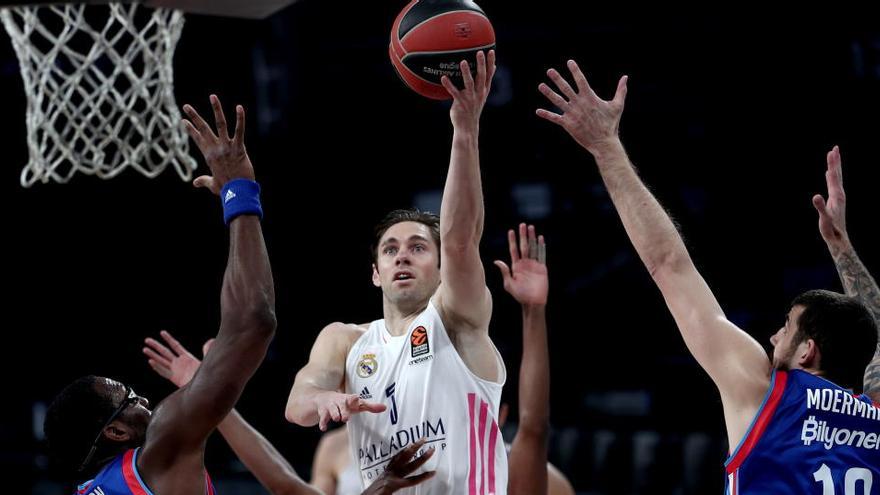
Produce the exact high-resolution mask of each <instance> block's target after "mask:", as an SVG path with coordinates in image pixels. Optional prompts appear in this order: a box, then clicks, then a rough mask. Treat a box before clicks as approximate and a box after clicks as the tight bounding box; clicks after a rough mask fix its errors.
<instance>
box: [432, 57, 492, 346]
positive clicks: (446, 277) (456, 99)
mask: <svg viewBox="0 0 880 495" xmlns="http://www.w3.org/2000/svg"><path fill="white" fill-rule="evenodd" d="M487 58H488V60H487ZM461 72H462V76H463V78H464V87H463V88H462V89H458V88H456V87H455V85H454V84H453V83H452V82H451V81H450V80H449V78H447V77H446V76H443V78H442V79H441V81H442V83H443V86H444V87H445V88H446V90H447V91H449V94H450V95H452V98H453V103H452V109H451V110H450V118H451V120H452V128H453V134H452V153H451V157H450V161H449V171H448V172H447V176H446V186H445V188H444V189H443V202H442V204H441V206H440V250H441V252H440V259H441V262H440V280H441V285H440V289H439V291H438V294H437V302H438V306H439V308H440V311H441V314H442V315H443V316H444V317H445V319H447V320H449V321H448V322H447V323H448V325H447V326H448V329H449V330H450V331H452V332H468V331H473V330H482V331H483V332H484V333H485V334H486V335H488V325H489V317H490V315H491V312H492V299H491V296H490V294H489V291H488V289H487V288H486V274H485V272H484V270H483V264H482V262H481V261H480V238H481V237H482V235H483V186H482V183H481V179H480V154H479V145H478V141H479V134H480V114H481V113H482V111H483V106H484V105H485V103H486V98H487V96H488V95H489V88H490V87H491V85H492V77H493V75H494V74H495V52H494V50H493V51H490V52H489V55H488V57H487V56H486V55H485V54H484V53H483V52H480V53H478V54H477V74H476V78H474V77H472V76H471V72H470V68H469V66H468V63H467V62H461ZM449 323H451V324H449Z"/></svg>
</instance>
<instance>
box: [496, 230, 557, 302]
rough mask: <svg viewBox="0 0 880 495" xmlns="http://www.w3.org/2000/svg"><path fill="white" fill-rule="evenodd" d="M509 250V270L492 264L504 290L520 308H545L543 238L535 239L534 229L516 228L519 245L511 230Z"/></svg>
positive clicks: (546, 285)
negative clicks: (502, 281) (496, 270)
mask: <svg viewBox="0 0 880 495" xmlns="http://www.w3.org/2000/svg"><path fill="white" fill-rule="evenodd" d="M507 243H508V247H509V248H510V266H509V267H508V266H507V264H506V263H504V262H503V261H495V266H497V267H498V269H499V270H501V276H502V277H503V278H504V290H506V291H507V292H508V293H509V294H510V295H511V296H513V298H514V299H516V301H517V302H518V303H520V304H522V305H534V304H540V305H543V304H547V292H548V287H549V285H550V284H549V279H548V276H547V263H546V262H547V254H546V253H547V249H546V246H545V244H544V236H536V235H535V226H534V225H529V226H528V227H527V226H526V224H524V223H522V224H520V225H519V242H517V235H516V233H515V232H514V231H513V229H511V230H510V231H508V233H507Z"/></svg>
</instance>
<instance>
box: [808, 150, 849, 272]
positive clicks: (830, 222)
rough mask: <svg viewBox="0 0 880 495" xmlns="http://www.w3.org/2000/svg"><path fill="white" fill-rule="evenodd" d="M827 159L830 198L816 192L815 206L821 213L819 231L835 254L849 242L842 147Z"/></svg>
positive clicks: (826, 177) (826, 173)
mask: <svg viewBox="0 0 880 495" xmlns="http://www.w3.org/2000/svg"><path fill="white" fill-rule="evenodd" d="M826 160H827V162H828V170H826V171H825V183H826V185H827V187H828V199H827V200H826V199H825V198H823V197H822V195H821V194H816V195H815V196H813V206H814V207H815V208H816V211H817V212H818V213H819V233H820V234H822V239H825V243H826V244H828V249H829V250H831V254H832V255H835V254H837V252H839V250H841V249H842V248H844V247H845V245H846V244H847V243H849V236H848V234H847V232H846V193H845V192H844V190H843V169H842V166H841V161H840V148H838V147H837V146H835V147H834V148H832V149H831V151H829V152H828V155H827V156H826Z"/></svg>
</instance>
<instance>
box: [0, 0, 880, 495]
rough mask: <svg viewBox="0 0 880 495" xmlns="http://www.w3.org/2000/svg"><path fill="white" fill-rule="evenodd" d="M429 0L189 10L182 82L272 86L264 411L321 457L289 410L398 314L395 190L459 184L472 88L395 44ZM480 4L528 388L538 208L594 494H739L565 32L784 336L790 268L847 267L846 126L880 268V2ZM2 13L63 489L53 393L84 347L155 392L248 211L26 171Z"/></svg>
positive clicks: (21, 486)
mask: <svg viewBox="0 0 880 495" xmlns="http://www.w3.org/2000/svg"><path fill="white" fill-rule="evenodd" d="M404 3H405V2H402V1H388V0H382V1H372V2H355V1H341V2H330V1H324V0H300V1H298V2H296V3H294V4H293V5H291V6H290V7H288V8H286V9H285V10H283V11H281V12H280V13H278V14H276V15H274V16H272V17H270V18H269V19H266V20H262V21H253V20H251V21H248V20H236V19H226V18H220V17H209V16H199V15H191V16H189V17H188V21H187V24H186V27H185V29H184V32H183V36H182V39H181V41H180V44H179V46H178V48H177V52H176V56H175V63H174V68H175V81H176V88H175V91H176V96H177V101H178V103H179V104H181V105H182V104H183V103H191V104H193V105H194V106H195V107H196V108H197V109H199V110H200V111H202V112H208V111H209V106H208V95H209V94H211V93H216V94H218V95H219V96H220V98H221V100H222V101H223V102H224V104H225V105H226V108H227V111H228V112H229V111H231V108H232V105H233V104H235V103H240V104H243V105H245V106H246V108H247V109H248V112H249V114H248V117H249V119H248V129H247V132H248V135H247V146H248V150H249V152H250V154H251V157H252V159H253V162H254V166H255V169H256V172H257V178H258V180H259V181H260V182H261V184H262V187H263V191H264V192H263V206H264V209H265V212H266V216H265V220H264V223H263V228H264V232H265V235H266V239H267V244H268V249H269V253H270V257H271V260H272V265H273V268H274V273H275V281H276V287H277V315H278V321H279V327H278V331H277V334H276V338H275V340H274V342H273V344H272V347H271V349H270V352H269V355H268V357H267V359H266V361H265V362H264V364H263V366H262V367H261V368H260V370H259V371H258V372H257V374H256V375H255V376H254V378H253V379H252V381H251V382H250V384H249V385H248V387H247V389H246V390H245V393H244V395H243V397H242V399H241V402H240V404H239V410H240V411H241V412H242V413H243V415H244V416H245V417H246V418H248V419H249V420H250V421H251V422H252V423H253V424H254V425H255V426H256V427H257V428H258V429H259V430H261V431H262V432H263V433H264V434H265V435H266V436H267V437H268V438H269V439H270V440H271V441H272V442H273V443H275V444H276V445H277V446H278V448H279V449H280V450H281V451H282V453H284V454H285V455H286V457H287V458H288V459H289V460H290V462H291V463H292V464H293V465H294V467H296V469H297V471H298V472H299V473H300V474H301V475H302V476H303V477H304V478H306V479H308V477H309V472H310V466H311V461H312V456H313V454H314V450H315V446H316V444H317V442H318V439H319V437H320V432H319V431H318V430H317V428H311V429H304V428H301V427H298V426H295V425H292V424H289V423H287V422H286V421H285V420H284V415H283V411H284V404H285V402H286V400H287V395H288V392H289V390H290V386H291V384H292V382H293V377H294V374H295V373H296V371H297V370H298V369H299V368H300V367H301V366H302V365H303V364H304V363H305V361H306V359H307V357H308V352H309V349H310V347H311V344H312V342H313V341H314V339H315V337H316V335H317V334H318V332H319V331H320V330H321V328H323V326H324V325H326V324H327V323H330V322H333V321H344V322H366V321H370V320H373V319H376V318H378V317H380V315H381V299H380V297H381V296H380V292H379V291H378V290H377V289H375V288H374V287H373V286H372V284H371V282H370V255H369V244H370V240H371V235H372V227H373V225H374V224H375V223H376V222H377V221H378V220H379V219H380V218H381V217H382V216H383V215H384V213H386V212H387V211H388V210H390V209H393V208H398V207H408V206H419V207H422V208H427V209H435V210H436V208H437V207H438V206H439V198H440V191H441V189H442V186H443V181H444V178H445V173H446V169H447V166H448V161H449V146H450V139H451V134H452V132H451V124H450V122H449V116H448V104H445V103H442V102H435V101H431V100H428V99H425V98H422V97H420V96H418V95H416V94H415V93H413V92H412V91H411V90H409V89H407V88H406V87H405V86H404V85H403V84H402V82H401V81H400V80H399V79H398V77H397V75H396V74H395V73H394V70H393V68H392V66H391V63H390V62H389V59H388V39H389V30H390V26H391V23H392V21H393V20H394V17H395V16H396V15H397V13H398V12H399V10H400V9H401V8H402V7H403V5H404ZM479 3H480V5H481V6H482V7H483V9H484V10H485V11H486V13H487V14H488V16H489V17H490V19H491V20H492V22H493V24H494V27H495V31H496V35H497V54H498V72H497V75H496V77H495V83H494V84H495V86H494V89H493V93H492V94H491V95H490V99H489V103H488V104H487V106H486V108H485V110H484V112H483V116H482V123H481V136H480V150H481V154H480V156H481V165H482V173H483V181H484V182H483V188H484V194H485V205H486V224H485V231H484V236H483V243H482V253H483V256H484V261H485V266H486V270H487V277H488V283H489V287H490V288H491V289H492V292H493V294H494V296H495V309H494V315H493V320H492V325H491V335H492V337H493V339H494V340H495V342H496V344H497V345H498V347H499V349H500V351H501V353H502V355H503V356H504V359H505V362H506V365H507V369H508V375H509V378H508V381H507V385H506V387H505V396H506V401H507V402H510V403H511V404H515V401H516V393H515V391H516V386H517V373H518V369H519V359H520V346H521V328H520V311H519V308H518V307H517V305H516V303H515V302H514V301H513V300H512V299H511V298H510V297H509V296H508V295H507V294H506V293H504V291H503V290H502V288H501V283H500V282H501V280H500V276H499V274H498V271H497V269H496V268H495V267H493V266H492V265H491V262H492V260H494V259H506V257H507V247H506V237H505V236H506V230H507V229H508V228H510V227H512V226H514V225H516V224H517V223H518V222H520V221H527V222H532V223H535V224H536V226H537V227H538V230H539V231H540V232H543V233H544V234H545V235H546V238H547V244H548V263H549V268H550V280H551V295H550V304H549V306H548V317H549V328H550V348H551V354H550V356H551V369H552V375H551V380H552V390H551V403H552V426H553V428H552V436H551V448H550V460H551V461H552V462H553V463H554V464H556V465H557V466H558V467H559V468H560V469H561V470H562V471H563V472H564V473H566V474H567V476H568V477H569V478H570V480H571V481H572V483H573V485H574V487H575V488H576V490H577V491H578V493H581V494H710V493H721V490H722V486H723V479H724V476H723V461H724V458H725V455H726V451H727V441H726V438H725V433H724V427H723V419H722V415H721V406H720V399H719V396H718V393H717V392H716V389H715V388H714V386H713V384H712V382H711V381H710V380H709V378H708V376H707V375H706V374H705V373H704V372H703V371H702V370H701V369H700V368H699V367H698V366H697V364H696V362H695V361H694V360H693V359H692V358H691V357H690V354H689V353H688V352H687V349H686V348H685V346H684V344H683V342H682V339H681V337H680V336H679V333H678V331H677V329H676V327H675V325H674V323H673V321H672V318H671V317H670V316H669V314H668V312H667V310H666V307H665V305H664V302H663V299H662V297H661V296H660V293H659V291H658V290H657V289H656V288H655V286H654V284H653V282H652V281H651V279H650V277H649V276H648V273H647V272H646V270H645V269H644V267H643V266H642V263H641V262H640V261H639V259H638V257H637V256H636V255H635V252H634V250H633V249H632V248H631V245H630V243H629V241H628V239H627V237H626V234H625V233H624V231H623V229H622V228H621V225H620V221H619V220H618V217H617V214H616V213H615V211H614V209H613V207H612V205H611V202H610V200H609V198H608V196H607V194H606V192H605V190H604V187H603V186H602V184H601V182H600V180H599V176H598V173H597V172H596V169H595V165H594V162H593V159H592V158H591V157H590V156H589V154H587V153H586V152H585V151H583V150H582V149H581V148H580V147H579V146H578V145H577V144H575V143H574V142H573V141H572V140H571V139H570V138H569V136H568V135H567V134H565V133H564V132H563V131H562V130H561V129H559V128H557V127H556V126H554V125H553V124H550V123H549V122H546V121H543V120H541V119H539V118H537V117H536V116H535V115H534V110H535V109H536V108H538V107H539V106H541V107H544V106H546V105H545V99H544V97H543V96H542V95H540V93H538V91H537V86H538V84H539V83H540V82H542V81H545V80H546V76H545V71H546V69H548V68H549V67H557V68H564V64H565V61H566V60H567V59H569V58H572V59H575V60H577V61H578V62H579V64H580V66H581V67H582V68H583V69H584V71H585V73H586V75H587V77H588V79H589V80H590V82H591V84H592V86H593V88H594V89H595V90H596V91H597V93H598V94H599V95H600V96H602V97H603V98H610V97H611V96H612V95H613V91H614V88H615V85H616V82H617V80H618V78H619V77H620V75H622V74H628V75H629V76H630V79H629V94H628V97H627V102H626V110H625V112H624V117H623V121H622V124H621V136H622V139H623V141H624V144H625V145H626V146H627V149H628V151H629V153H630V156H631V158H632V160H633V162H634V163H635V164H636V166H637V167H638V169H639V172H640V174H641V175H642V177H643V178H644V180H645V182H646V183H647V184H648V185H649V186H650V187H651V188H652V190H653V191H654V193H655V194H656V195H657V196H658V198H659V199H660V201H661V202H662V203H663V204H664V205H665V206H666V207H667V208H668V209H669V210H670V212H671V213H672V215H673V216H674V218H675V219H676V220H677V221H678V222H679V223H680V226H681V229H682V232H683V234H684V236H685V239H686V242H687V244H688V247H689V248H690V249H691V252H692V254H693V256H694V258H695V261H696V263H697V265H698V267H699V268H700V269H701V270H702V272H703V274H704V276H705V277H706V279H707V280H708V282H709V284H710V285H711V286H712V288H713V289H714V290H715V294H716V296H717V297H718V298H719V300H720V301H721V304H722V306H723V307H724V309H725V311H726V313H727V315H728V316H729V318H730V319H731V320H733V321H734V322H735V323H737V324H738V325H739V326H741V327H742V328H744V329H745V330H746V331H748V332H749V333H751V334H752V335H754V336H755V337H756V338H757V339H758V340H759V341H760V342H762V343H763V344H765V345H766V346H768V347H769V342H768V339H769V337H770V335H771V334H772V333H773V332H775V331H776V330H777V329H778V328H779V326H780V325H781V324H782V323H783V321H784V317H785V313H786V311H787V309H788V304H789V302H790V300H791V299H792V298H793V296H794V295H796V294H798V293H800V292H802V291H804V290H806V289H811V288H829V289H833V290H838V291H839V290H841V289H840V283H839V281H838V279H837V275H836V272H835V269H834V265H833V263H832V261H831V259H830V256H829V255H828V253H827V251H826V248H825V245H824V243H823V242H822V239H821V237H820V236H819V233H818V230H817V221H816V220H817V215H816V212H815V211H814V209H813V207H812V205H811V203H810V198H811V196H812V195H813V194H814V193H823V194H824V193H825V182H824V171H825V153H826V152H827V151H828V150H829V149H831V147H832V146H833V145H835V144H838V145H840V147H841V153H842V156H843V167H844V181H845V186H846V189H847V194H848V201H849V205H848V227H849V231H850V234H851V237H852V240H853V242H854V244H855V247H856V249H857V250H858V252H859V253H860V255H861V257H862V259H863V261H864V262H865V264H866V265H867V266H868V268H869V269H873V270H880V254H878V250H880V236H878V235H877V232H876V231H877V222H876V214H877V211H878V201H880V198H878V194H877V180H878V178H880V172H878V164H880V149H878V146H877V144H878V143H880V118H878V116H880V28H878V27H877V25H876V22H874V21H873V20H872V19H873V18H872V17H871V16H867V15H865V13H859V12H846V13H842V12H834V11H826V10H822V11H820V10H819V9H816V10H814V11H801V12H797V13H796V14H795V13H791V14H790V15H771V14H767V13H764V12H761V11H759V10H757V9H754V8H746V7H742V8H741V9H733V10H712V11H710V10H709V9H708V8H705V9H703V10H701V9H697V10H684V9H682V10H674V9H673V10H667V9H663V10H660V9H655V10H642V9H641V8H638V7H635V6H630V7H621V8H615V9H602V8H600V9H594V8H593V6H592V5H590V4H588V3H586V2H574V1H557V0H547V1H543V2H538V3H533V2H511V1H500V0H483V1H482V2H479ZM4 38H5V41H4V42H3V43H0V90H2V99H3V105H2V108H3V115H4V118H3V124H2V135H3V167H2V169H0V197H2V199H0V202H2V204H3V206H4V208H3V209H4V211H6V215H7V219H6V221H7V224H6V227H5V228H4V234H3V245H4V249H3V252H4V255H3V256H4V259H5V263H4V269H3V283H2V285H3V286H4V290H3V296H2V297H3V300H4V303H3V306H2V307H3V311H2V315H3V335H4V338H3V351H2V354H3V355H2V358H0V362H2V366H3V376H4V377H5V386H4V389H5V390H4V392H3V394H2V397H3V398H2V407H0V463H2V472H3V491H4V492H7V493H15V492H17V493H28V492H30V493H34V494H41V495H43V494H45V495H49V494H57V493H61V492H60V490H61V485H60V484H59V483H58V482H57V480H55V479H53V477H52V475H51V473H49V472H48V471H47V469H46V468H47V459H46V451H45V444H44V440H43V438H42V427H41V425H42V418H43V413H44V412H45V408H46V405H47V403H48V401H49V400H50V399H51V398H52V397H53V395H54V394H55V393H57V392H58V391H59V389H60V388H61V387H62V386H64V385H65V384H67V383H68V382H69V381H71V380H72V379H74V378H76V377H78V376H80V375H84V374H99V375H106V376H111V377H115V378H118V379H120V380H122V381H124V382H126V383H130V384H132V385H133V386H134V388H135V389H136V390H137V391H138V393H140V394H142V395H145V396H146V397H148V398H150V400H151V402H152V403H153V404H156V403H158V402H159V401H160V400H161V399H162V398H163V397H164V396H165V395H167V394H168V393H169V392H171V391H172V386H171V385H170V384H169V383H167V382H166V381H165V380H164V379H162V378H160V377H159V376H157V375H156V374H154V373H153V371H152V370H151V369H150V368H149V367H148V366H147V364H146V362H145V359H144V358H143V355H142V354H141V347H142V342H143V339H144V338H145V337H147V336H156V335H157V334H158V332H159V330H160V329H168V330H170V331H172V332H173V333H174V334H175V335H177V336H178V337H180V340H181V341H182V342H183V343H184V344H185V345H186V346H187V347H189V348H190V349H193V350H195V349H198V348H199V347H200V346H201V344H202V342H204V341H205V340H206V339H208V338H209V337H211V336H213V335H214V334H215V332H216V330H217V327H218V322H219V291H220V283H221V280H222V275H223V267H224V264H225V259H226V255H227V234H226V230H225V227H224V226H223V223H222V218H221V208H220V205H219V204H218V201H217V199H216V198H215V197H214V196H212V195H210V194H209V193H208V192H206V191H204V190H195V189H193V187H192V186H191V185H190V184H188V183H184V182H182V181H181V180H180V179H179V178H178V177H177V176H176V175H175V173H174V172H173V171H171V170H166V172H164V173H163V174H162V175H160V176H159V177H158V178H157V179H155V180H148V179H146V178H144V177H142V176H140V175H138V174H136V173H134V172H133V171H127V172H125V173H123V174H122V175H121V176H120V177H118V178H116V179H113V180H109V181H101V180H99V179H97V178H95V177H88V176H84V175H78V176H76V177H75V178H74V179H73V180H72V181H71V182H70V183H68V184H65V185H58V184H37V185H35V186H33V187H31V188H29V189H24V188H22V187H21V186H20V185H19V180H18V179H19V174H20V172H21V168H22V166H23V165H24V164H25V163H26V160H27V149H26V147H25V118H24V116H25V98H24V93H23V89H22V83H21V79H20V73H19V69H18V62H17V59H16V57H15V54H14V52H13V49H12V46H11V44H10V43H9V40H8V38H7V37H5V36H4ZM563 73H566V74H567V71H563ZM193 154H194V156H198V152H197V150H195V148H194V147H193ZM199 160H201V157H199ZM200 164H201V167H202V168H200V170H201V171H204V170H206V169H205V168H204V166H203V165H204V164H203V162H201V161H200ZM515 416H516V414H515V410H514V411H513V412H512V414H511V417H512V421H511V424H510V425H508V429H509V430H512V429H513V428H514V427H515ZM505 433H511V431H506V432H505ZM208 463H209V470H210V471H211V473H212V475H213V477H214V478H215V480H216V482H217V485H218V490H219V492H220V493H226V494H239V493H242V494H244V493H262V492H261V490H262V488H260V487H259V485H258V484H257V483H256V482H255V481H254V479H253V478H252V477H251V476H250V474H248V473H247V472H246V471H245V470H244V468H243V467H242V465H241V464H240V463H239V462H238V461H237V460H236V459H235V457H234V456H233V455H232V453H231V452H230V451H229V449H228V448H227V447H226V445H225V443H224V442H223V441H222V440H221V439H219V438H215V439H213V440H212V443H211V445H210V446H209V457H208Z"/></svg>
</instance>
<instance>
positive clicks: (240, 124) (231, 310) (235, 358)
mask: <svg viewBox="0 0 880 495" xmlns="http://www.w3.org/2000/svg"><path fill="white" fill-rule="evenodd" d="M211 104H212V106H213V108H214V117H215V120H216V124H217V132H216V133H215V132H214V131H213V130H212V129H211V128H210V127H209V126H208V124H207V123H206V122H205V121H204V119H202V117H201V116H200V115H199V114H198V113H196V111H195V110H194V109H193V108H192V107H190V106H189V105H187V106H185V107H184V110H185V111H186V113H187V115H188V116H189V117H190V119H191V121H190V120H188V121H185V123H186V126H187V129H188V131H189V134H190V136H191V137H192V138H193V140H194V141H195V142H196V145H197V146H198V147H199V149H200V150H201V152H202V154H203V155H204V156H205V161H206V162H207V164H208V167H209V168H210V169H211V174H212V175H211V176H201V177H198V178H197V179H196V180H195V185H196V186H197V187H205V188H208V189H209V190H211V192H213V193H215V194H219V193H220V191H221V189H222V188H224V187H227V189H228V191H229V192H231V193H232V194H231V195H230V194H229V193H226V192H225V193H224V194H225V195H226V198H224V201H225V205H226V206H225V208H224V209H225V211H226V212H227V213H229V212H231V211H235V210H236V209H237V211H238V212H239V213H240V214H239V215H238V216H229V217H228V218H227V220H228V222H229V258H228V261H227V265H226V273H225V275H224V277H223V288H222V291H221V294H220V316H221V321H220V330H219V332H218V334H217V340H216V342H215V344H214V349H213V351H212V352H211V354H210V355H209V356H208V357H207V358H206V359H205V362H204V363H203V364H202V366H201V367H200V368H199V370H198V372H197V373H196V374H195V376H194V377H193V379H192V381H191V382H190V383H189V384H187V385H186V386H184V387H183V388H181V389H180V390H178V391H176V392H175V393H173V394H171V395H170V396H169V397H168V398H167V399H165V401H163V402H162V404H160V405H159V407H157V408H156V411H155V413H154V414H153V418H152V420H151V423H150V427H149V428H148V430H147V439H146V443H145V446H144V449H143V453H142V455H141V456H140V457H139V458H138V460H139V464H140V467H141V468H142V471H143V473H145V475H146V476H147V477H148V478H155V476H154V475H156V474H157V473H163V472H167V470H169V469H170V468H171V467H172V466H180V464H179V463H177V462H176V461H177V460H178V459H181V458H187V459H195V458H196V456H198V458H199V459H201V457H200V456H201V454H202V452H203V450H204V443H205V439H206V438H207V437H208V435H209V434H210V433H211V432H212V431H213V430H214V428H216V427H217V425H218V424H220V422H221V421H222V420H223V419H224V418H225V417H226V416H227V415H228V414H229V411H231V410H232V407H233V406H234V405H235V403H236V402H237V401H238V398H239V396H240V395H241V392H242V390H243V389H244V386H245V384H246V383H247V381H248V380H249V379H250V377H251V375H253V373H254V371H256V369H257V367H258V366H259V365H260V363H261V362H262V361H263V358H264V356H265V354H266V350H267V348H268V347H269V343H270V342H271V341H272V337H273V335H274V333H275V289H274V287H273V281H272V270H271V268H270V266H269V256H268V254H267V253H266V246H265V243H264V241H263V233H262V229H261V227H260V219H259V217H258V213H259V200H258V195H257V191H258V190H259V189H258V186H257V185H256V183H254V182H253V179H254V170H253V167H252V166H251V162H250V159H249V158H248V155H247V152H246V150H245V145H244V128H245V114H244V108H243V107H241V106H238V107H237V108H236V115H237V118H236V127H235V133H234V135H233V136H231V137H230V136H229V134H228V130H227V125H226V118H225V116H224V114H223V109H222V108H221V106H220V101H219V100H218V99H217V97H216V96H213V95H212V96H211ZM255 205H256V207H255ZM199 462H201V461H199ZM146 481H147V482H148V483H149V482H150V481H151V480H150V479H148V480H146ZM163 484H164V483H160V482H156V483H154V484H153V485H151V486H153V487H154V488H155V489H156V490H157V491H161V490H162V486H161V485H163Z"/></svg>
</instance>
